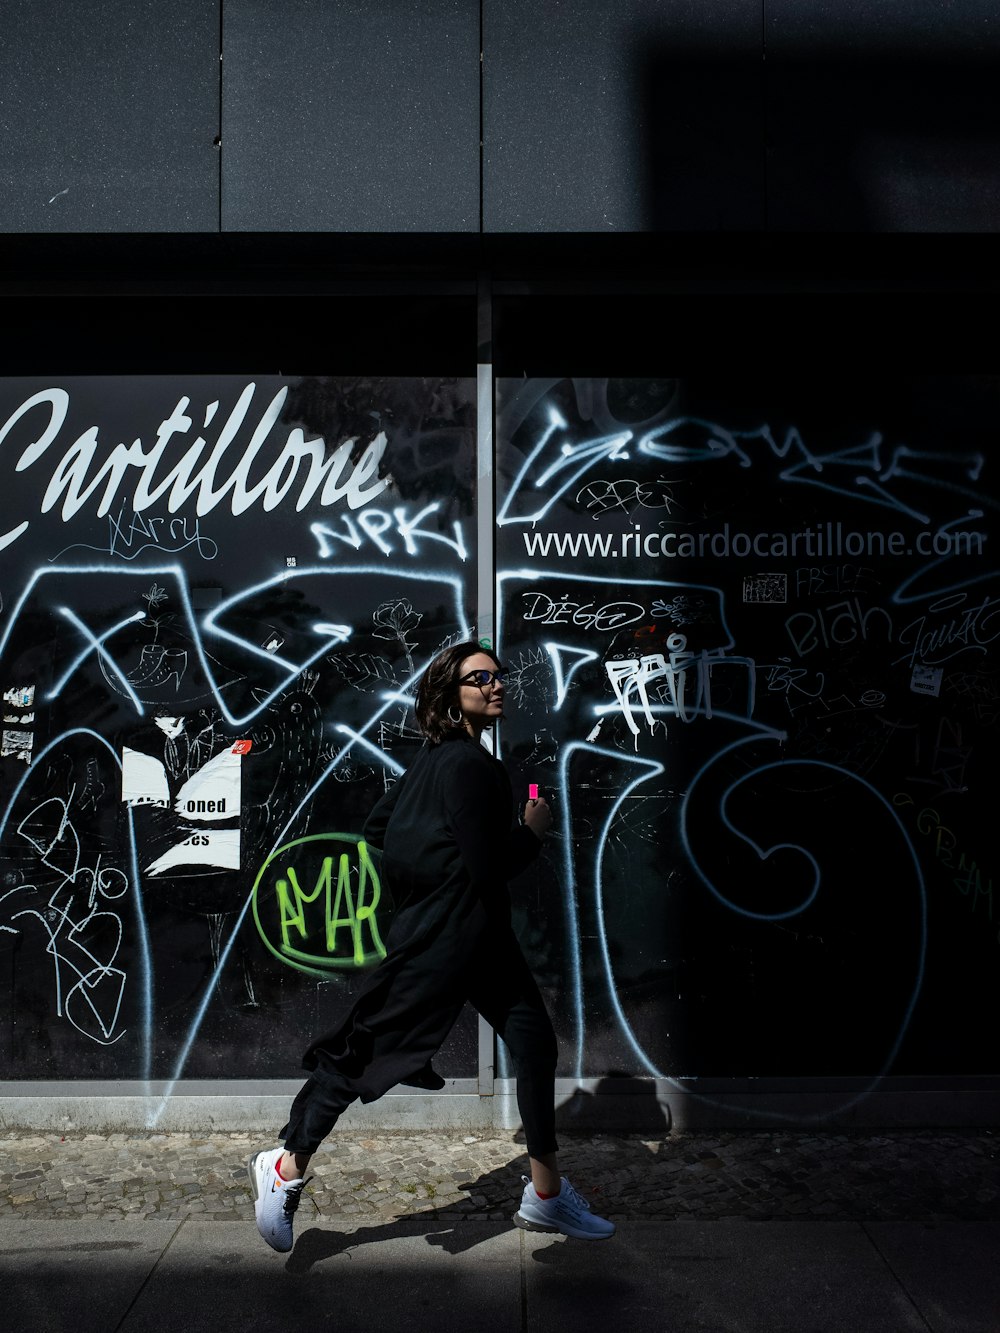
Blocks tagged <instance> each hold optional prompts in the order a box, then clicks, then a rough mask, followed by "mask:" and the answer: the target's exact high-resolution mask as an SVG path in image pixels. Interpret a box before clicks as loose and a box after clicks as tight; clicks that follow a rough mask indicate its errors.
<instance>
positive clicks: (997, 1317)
mask: <svg viewBox="0 0 1000 1333" xmlns="http://www.w3.org/2000/svg"><path fill="white" fill-rule="evenodd" d="M866 1230H867V1231H868V1234H869V1235H870V1236H871V1238H872V1240H873V1241H874V1243H875V1244H876V1245H877V1246H878V1249H879V1251H880V1253H881V1254H882V1255H883V1257H884V1258H885V1261H886V1263H887V1264H888V1265H889V1266H890V1267H891V1269H892V1271H893V1272H894V1273H895V1274H896V1276H897V1277H898V1278H899V1280H900V1282H902V1283H903V1285H904V1286H905V1287H906V1289H907V1291H908V1292H909V1293H910V1295H911V1296H912V1298H913V1300H914V1301H915V1302H916V1304H917V1305H918V1306H919V1308H920V1312H921V1314H922V1315H923V1316H924V1318H925V1319H926V1320H927V1324H928V1326H929V1327H930V1328H931V1329H932V1330H933V1333H997V1329H1000V1222H942V1223H920V1222H873V1223H869V1224H868V1226H867V1227H866Z"/></svg>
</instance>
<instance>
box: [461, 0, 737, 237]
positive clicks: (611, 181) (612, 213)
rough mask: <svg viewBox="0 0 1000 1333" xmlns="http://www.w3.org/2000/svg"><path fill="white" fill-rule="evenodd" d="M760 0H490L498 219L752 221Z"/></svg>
mask: <svg viewBox="0 0 1000 1333" xmlns="http://www.w3.org/2000/svg"><path fill="white" fill-rule="evenodd" d="M760 79H761V24H760V6H759V3H757V0H701V2H699V3H695V2H694V0H623V3H620V4H616V5H608V4H606V3H604V0H578V2H577V3H573V4H558V3H556V4H548V5H545V6H540V5H538V4H535V3H531V0H503V3H500V2H499V0H486V4H485V5H484V17H483V140H484V153H483V217H484V230H486V231H488V232H489V231H503V232H520V231H527V232H530V231H585V232H608V231H715V230H732V229H741V230H743V229H753V228H756V227H758V226H759V225H760V223H761V218H762V210H763V145H762V124H761V112H760V107H761V93H760Z"/></svg>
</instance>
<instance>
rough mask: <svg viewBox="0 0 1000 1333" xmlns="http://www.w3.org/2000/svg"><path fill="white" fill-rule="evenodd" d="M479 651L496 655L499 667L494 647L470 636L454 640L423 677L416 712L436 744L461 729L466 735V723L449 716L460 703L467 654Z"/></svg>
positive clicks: (473, 655)
mask: <svg viewBox="0 0 1000 1333" xmlns="http://www.w3.org/2000/svg"><path fill="white" fill-rule="evenodd" d="M476 653H485V654H486V656H487V657H492V658H493V661H494V662H495V663H496V666H497V667H498V668H499V666H500V662H499V660H498V659H497V656H496V654H495V653H494V652H493V649H492V648H484V647H483V645H482V644H481V643H479V641H478V640H476V639H466V641H465V642H464V643H453V644H452V646H451V647H450V648H445V649H444V650H443V651H442V652H440V653H438V655H437V657H435V658H434V660H433V661H432V662H431V663H430V665H429V666H428V667H427V670H426V671H425V672H424V674H423V675H422V676H421V677H420V682H419V684H418V685H417V699H416V703H415V704H414V711H415V713H416V715H417V726H418V727H419V728H420V730H421V731H422V732H423V733H424V735H425V736H426V737H427V739H428V740H429V741H430V742H431V744H432V745H438V744H440V742H441V741H445V740H448V739H449V738H450V737H452V736H456V735H458V734H460V732H461V733H463V734H464V728H463V727H462V724H461V723H460V722H459V723H456V722H453V721H452V720H451V718H450V717H449V716H448V709H449V708H455V707H456V705H457V704H458V679H459V677H458V672H459V668H460V667H461V665H462V663H463V662H464V661H465V659H466V658H467V657H475V655H476Z"/></svg>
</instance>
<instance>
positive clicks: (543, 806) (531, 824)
mask: <svg viewBox="0 0 1000 1333" xmlns="http://www.w3.org/2000/svg"><path fill="white" fill-rule="evenodd" d="M524 822H525V824H527V826H528V828H530V829H531V831H532V833H533V834H534V835H535V837H536V838H537V839H538V841H539V842H541V840H542V839H543V838H544V837H545V835H546V833H548V831H549V829H550V828H551V827H552V811H551V810H550V809H549V803H548V801H547V800H546V799H545V797H544V796H539V797H538V799H537V800H535V801H529V802H528V804H527V805H526V806H525V807H524Z"/></svg>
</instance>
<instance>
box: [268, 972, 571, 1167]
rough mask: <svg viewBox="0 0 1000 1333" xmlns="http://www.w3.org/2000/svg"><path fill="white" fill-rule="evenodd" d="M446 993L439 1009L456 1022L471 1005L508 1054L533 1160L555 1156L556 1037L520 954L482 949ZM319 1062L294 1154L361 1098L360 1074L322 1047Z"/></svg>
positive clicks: (297, 1126) (286, 1132)
mask: <svg viewBox="0 0 1000 1333" xmlns="http://www.w3.org/2000/svg"><path fill="white" fill-rule="evenodd" d="M442 992H443V994H442V1004H443V1005H450V1006H451V1007H452V1009H453V1014H452V1016H451V1023H454V1021H455V1019H457V1017H458V1015H459V1013H460V1012H461V1009H462V1006H463V1004H464V1003H465V1002H466V1001H468V1002H469V1003H470V1004H471V1005H472V1006H473V1008H474V1009H476V1010H477V1011H478V1012H479V1013H480V1014H482V1016H483V1017H484V1018H485V1019H486V1021H487V1023H489V1024H490V1025H491V1027H493V1028H494V1029H495V1030H496V1032H497V1034H498V1036H499V1037H500V1039H501V1040H502V1041H503V1042H504V1044H505V1045H506V1047H507V1049H508V1051H509V1052H510V1057H511V1061H512V1063H513V1065H514V1073H515V1075H516V1080H517V1085H516V1086H517V1107H518V1111H519V1112H520V1116H521V1124H522V1126H523V1128H524V1133H525V1140H526V1143H527V1148H528V1155H529V1156H530V1157H545V1156H547V1155H548V1154H549V1153H554V1152H556V1151H557V1150H558V1146H559V1145H558V1144H557V1142H556V1127H555V1072H556V1060H557V1055H558V1051H557V1047H556V1037H555V1033H554V1032H553V1030H552V1023H551V1021H550V1019H549V1016H548V1013H547V1012H546V1009H545V1003H544V1001H543V1000H542V997H541V995H540V994H539V990H538V986H537V984H536V982H535V979H534V977H533V976H532V975H531V971H530V969H529V968H528V965H527V963H526V962H525V960H524V957H523V955H522V954H521V952H520V950H519V949H518V950H517V951H516V952H513V951H507V950H504V951H503V954H502V955H501V956H500V957H495V956H490V955H489V954H488V953H487V952H486V951H485V950H480V951H479V952H478V954H477V956H476V957H474V958H473V959H472V960H470V962H469V964H468V966H467V967H465V968H464V969H463V971H462V973H461V974H460V975H459V976H458V977H456V978H455V979H454V981H452V982H451V983H450V984H447V985H446V986H443V987H442ZM450 1025H451V1024H449V1025H448V1026H450ZM317 1060H318V1062H317V1065H316V1068H315V1069H314V1070H313V1072H312V1074H311V1075H310V1076H309V1078H308V1079H307V1080H306V1082H305V1083H304V1084H303V1086H302V1088H301V1090H300V1091H299V1093H298V1095H297V1096H296V1098H295V1100H294V1102H293V1103H292V1109H291V1112H290V1114H289V1117H288V1123H287V1124H286V1125H285V1127H284V1128H283V1129H282V1131H281V1133H280V1135H279V1137H280V1138H281V1139H283V1140H284V1144H285V1149H286V1150H287V1151H288V1152H291V1153H305V1154H307V1155H311V1154H312V1153H314V1152H315V1151H316V1150H317V1148H318V1147H319V1146H320V1144H321V1143H322V1141H323V1140H324V1139H325V1138H326V1136H327V1135H328V1134H329V1133H330V1131H331V1130H332V1129H333V1127H334V1125H335V1124H336V1123H337V1120H338V1119H339V1117H340V1116H341V1114H342V1113H343V1112H344V1111H345V1110H346V1109H347V1107H348V1106H350V1104H351V1103H352V1102H354V1101H356V1100H357V1098H358V1091H357V1076H354V1077H351V1076H348V1075H347V1074H346V1073H345V1072H344V1070H343V1068H342V1065H341V1064H339V1063H338V1062H337V1061H335V1060H333V1059H332V1057H330V1056H328V1055H327V1053H326V1052H325V1051H323V1050H320V1051H318V1052H317Z"/></svg>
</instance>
